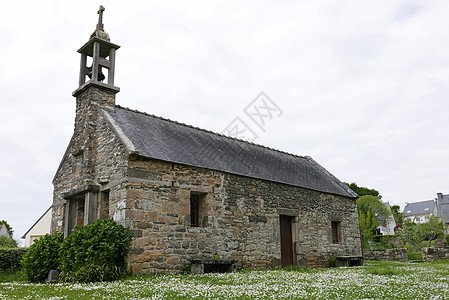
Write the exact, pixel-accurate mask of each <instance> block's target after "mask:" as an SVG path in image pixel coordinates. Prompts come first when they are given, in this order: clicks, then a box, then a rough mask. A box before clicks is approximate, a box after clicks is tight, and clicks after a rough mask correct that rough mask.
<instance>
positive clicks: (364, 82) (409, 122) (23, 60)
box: [0, 0, 449, 238]
mask: <svg viewBox="0 0 449 300" xmlns="http://www.w3.org/2000/svg"><path fill="white" fill-rule="evenodd" d="M100 4H102V5H103V6H104V7H105V8H106V11H105V12H104V17H103V22H104V29H105V31H106V32H108V33H109V35H110V37H111V41H112V42H113V43H116V44H118V45H120V46H121V48H120V49H119V50H118V52H117V58H116V59H117V61H116V80H115V84H116V85H117V86H119V87H120V88H121V91H120V93H118V94H117V98H116V103H117V104H119V105H121V106H126V107H130V108H132V109H137V110H140V111H144V112H147V113H151V114H155V115H158V116H162V117H165V118H169V119H172V120H176V121H179V122H183V123H187V124H191V125H194V126H198V127H201V128H205V129H208V130H212V131H216V132H222V131H223V129H225V128H226V127H227V126H228V125H229V124H230V123H231V122H233V120H235V118H237V117H239V118H240V120H242V121H243V122H245V124H247V126H248V127H250V128H251V129H252V130H253V131H254V132H255V133H256V134H257V136H258V138H257V139H256V140H255V141H254V142H256V143H258V144H262V145H266V146H269V147H273V148H276V149H280V150H283V151H287V152H291V153H294V154H298V155H309V156H311V157H312V158H314V159H315V160H316V161H318V162H319V163H320V164H321V165H323V166H324V167H325V168H326V169H328V170H329V171H330V172H331V173H333V174H334V175H335V176H336V177H338V178H339V179H340V180H342V181H346V182H357V183H358V184H359V185H361V186H366V187H370V188H375V189H377V190H379V191H380V193H381V194H382V195H383V200H384V201H389V202H390V204H399V205H401V207H403V206H404V203H405V202H407V201H408V202H414V201H421V200H430V199H433V198H434V197H435V195H436V193H438V192H442V193H444V194H447V193H449V126H448V123H449V118H448V111H449V101H448V100H449V99H448V98H449V35H448V33H447V31H448V28H449V17H448V15H449V1H445V0H440V1H431V0H425V1H410V0H408V1H393V0H376V1H334V0H326V1H319V0H314V1H287V0H284V1H274V0H273V1H261V0H257V1H209V0H208V1H206V0H204V1H152V0H148V1H103V2H96V1H91V0H89V1H87V0H83V1H79V0H78V1H71V2H68V1H56V0H53V1H51V0H48V1H23V0H22V1H3V3H2V8H1V10H0V101H1V102H0V104H1V106H0V220H1V219H6V220H7V221H8V222H9V224H10V225H11V226H12V227H13V229H14V230H15V237H16V238H18V237H21V236H22V235H23V234H24V233H25V232H26V231H27V230H28V229H29V227H30V226H31V225H33V224H34V222H35V221H36V220H37V219H38V218H39V217H40V216H41V215H42V214H43V213H44V211H45V210H46V209H47V208H48V207H49V206H50V205H51V203H52V197H53V196H52V192H53V186H52V183H51V182H52V179H53V176H54V174H55V172H56V169H57V167H58V165H59V163H60V161H61V159H62V156H63V154H64V151H65V148H66V147H67V145H68V143H69V140H70V138H71V135H72V132H73V125H74V118H75V115H74V114H75V98H73V97H72V96H71V94H72V91H74V90H75V89H76V88H77V87H78V73H79V59H80V57H79V54H78V53H77V50H78V49H79V48H80V47H81V46H82V45H83V44H84V43H85V42H87V41H88V39H89V36H90V34H91V33H92V32H93V31H94V29H95V26H96V23H97V20H98V15H97V10H98V7H99V5H100ZM262 91H263V92H265V94H266V95H267V96H268V97H269V98H270V99H271V100H272V102H273V103H274V104H276V105H277V107H278V108H279V110H280V111H282V113H277V114H276V115H275V116H273V119H272V120H267V122H266V124H265V127H264V128H263V130H262V129H261V128H260V127H258V126H256V125H255V124H254V123H253V122H252V120H250V118H249V117H248V116H247V115H246V114H245V112H244V109H245V108H246V107H247V106H248V105H250V104H251V103H252V101H253V100H254V99H255V97H256V96H257V95H259V93H260V92H262Z"/></svg>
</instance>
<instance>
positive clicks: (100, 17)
mask: <svg viewBox="0 0 449 300" xmlns="http://www.w3.org/2000/svg"><path fill="white" fill-rule="evenodd" d="M104 11H105V9H104V7H103V5H100V9H99V10H98V12H97V13H98V15H99V16H98V24H97V29H98V30H103V12H104Z"/></svg>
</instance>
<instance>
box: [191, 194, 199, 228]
mask: <svg viewBox="0 0 449 300" xmlns="http://www.w3.org/2000/svg"><path fill="white" fill-rule="evenodd" d="M200 200H201V199H200V195H199V194H190V226H191V227H199V226H200Z"/></svg>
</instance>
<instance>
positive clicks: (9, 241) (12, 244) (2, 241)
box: [0, 235, 17, 248]
mask: <svg viewBox="0 0 449 300" xmlns="http://www.w3.org/2000/svg"><path fill="white" fill-rule="evenodd" d="M16 247H17V241H16V240H15V239H13V238H11V237H7V236H4V235H2V236H0V248H16Z"/></svg>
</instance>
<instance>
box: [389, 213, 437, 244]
mask: <svg viewBox="0 0 449 300" xmlns="http://www.w3.org/2000/svg"><path fill="white" fill-rule="evenodd" d="M443 231H444V224H443V223H442V222H441V221H440V219H438V218H437V217H435V216H431V217H430V219H429V222H427V223H420V224H416V223H413V222H409V221H406V222H404V224H402V227H401V228H399V229H398V231H397V232H396V234H397V235H399V236H400V238H401V240H402V241H404V242H408V243H410V244H412V245H413V246H414V247H415V251H418V250H419V245H420V244H421V242H424V241H429V247H430V245H431V244H432V241H433V240H436V239H437V238H439V237H443V235H444V234H443Z"/></svg>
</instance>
